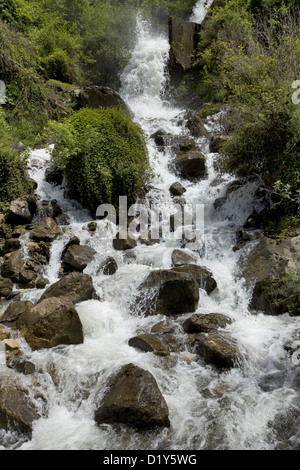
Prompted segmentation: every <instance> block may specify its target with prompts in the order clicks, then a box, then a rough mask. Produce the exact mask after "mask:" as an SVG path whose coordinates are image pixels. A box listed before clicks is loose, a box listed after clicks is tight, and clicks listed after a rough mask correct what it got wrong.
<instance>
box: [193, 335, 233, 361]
mask: <svg viewBox="0 0 300 470" xmlns="http://www.w3.org/2000/svg"><path fill="white" fill-rule="evenodd" d="M197 345H198V351H199V353H200V355H201V356H202V357H203V358H204V360H205V361H206V362H207V363H208V364H213V365H215V366H216V367H218V368H221V369H223V368H232V367H237V366H239V365H240V364H241V362H242V355H241V353H240V351H239V350H238V348H237V346H236V344H235V341H234V339H233V338H231V337H230V336H229V335H228V336H227V335H226V336H225V335H224V334H221V333H212V334H209V335H208V336H204V335H199V336H198V337H197Z"/></svg>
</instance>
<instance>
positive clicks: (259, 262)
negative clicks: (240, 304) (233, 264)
mask: <svg viewBox="0 0 300 470" xmlns="http://www.w3.org/2000/svg"><path fill="white" fill-rule="evenodd" d="M299 255H300V237H299V236H297V237H292V238H287V239H285V240H284V241H283V242H281V243H277V242H276V240H273V239H270V238H268V237H263V238H262V239H261V240H260V241H259V242H258V244H257V245H256V246H254V247H253V249H252V250H251V251H250V253H249V254H247V255H246V256H245V257H244V258H243V259H242V260H241V263H240V275H241V277H243V278H244V279H245V281H246V284H247V285H248V287H249V288H251V289H252V299H251V304H250V307H251V308H253V309H255V310H261V311H263V312H264V313H265V314H269V315H280V314H282V313H287V312H288V313H290V315H293V316H296V315H300V307H299V305H300V303H299V302H300V290H299V275H300V261H299V259H300V258H299Z"/></svg>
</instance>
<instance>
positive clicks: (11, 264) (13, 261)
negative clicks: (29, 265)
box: [2, 251, 24, 282]
mask: <svg viewBox="0 0 300 470" xmlns="http://www.w3.org/2000/svg"><path fill="white" fill-rule="evenodd" d="M23 266H24V259H23V256H22V254H21V253H20V252H19V251H14V252H13V253H11V254H10V256H9V257H8V258H7V259H6V260H5V261H4V263H3V265H2V276H3V277H5V278H8V279H11V281H13V282H19V277H20V272H21V271H22V268H23Z"/></svg>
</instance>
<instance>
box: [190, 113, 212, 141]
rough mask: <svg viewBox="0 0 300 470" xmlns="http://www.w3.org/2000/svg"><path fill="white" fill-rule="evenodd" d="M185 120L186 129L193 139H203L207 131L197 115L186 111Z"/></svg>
mask: <svg viewBox="0 0 300 470" xmlns="http://www.w3.org/2000/svg"><path fill="white" fill-rule="evenodd" d="M185 118H186V119H187V121H186V127H187V129H188V130H189V131H190V133H191V135H192V136H193V137H203V136H205V135H206V134H207V130H206V128H205V126H204V124H203V121H202V118H201V117H200V116H199V114H197V113H194V112H193V111H188V112H187V113H186V116H185Z"/></svg>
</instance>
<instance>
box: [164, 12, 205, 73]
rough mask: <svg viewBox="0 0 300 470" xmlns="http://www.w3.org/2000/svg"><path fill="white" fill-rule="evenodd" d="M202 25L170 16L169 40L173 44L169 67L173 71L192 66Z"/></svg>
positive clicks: (184, 69) (183, 70) (182, 70)
mask: <svg viewBox="0 0 300 470" xmlns="http://www.w3.org/2000/svg"><path fill="white" fill-rule="evenodd" d="M200 31H201V25H199V24H197V23H193V22H189V21H184V20H182V19H180V18H176V17H170V18H169V41H170V44H171V50H170V59H169V68H170V71H171V73H176V72H177V73H180V72H185V71H186V70H189V69H191V68H192V66H193V63H194V60H195V54H196V50H197V45H198V42H199V39H200Z"/></svg>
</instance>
